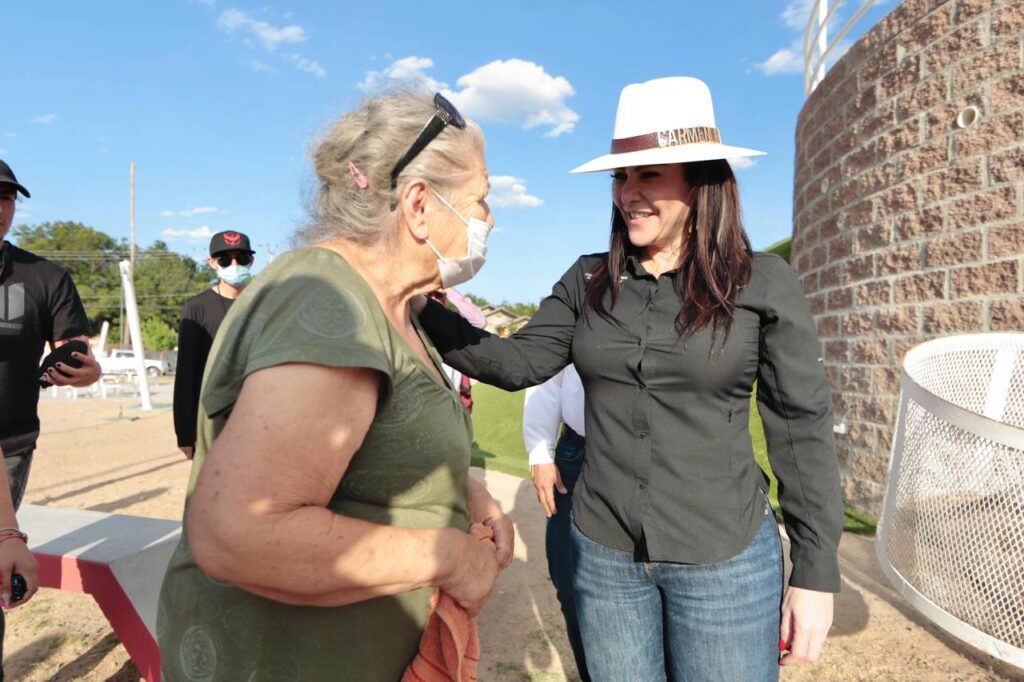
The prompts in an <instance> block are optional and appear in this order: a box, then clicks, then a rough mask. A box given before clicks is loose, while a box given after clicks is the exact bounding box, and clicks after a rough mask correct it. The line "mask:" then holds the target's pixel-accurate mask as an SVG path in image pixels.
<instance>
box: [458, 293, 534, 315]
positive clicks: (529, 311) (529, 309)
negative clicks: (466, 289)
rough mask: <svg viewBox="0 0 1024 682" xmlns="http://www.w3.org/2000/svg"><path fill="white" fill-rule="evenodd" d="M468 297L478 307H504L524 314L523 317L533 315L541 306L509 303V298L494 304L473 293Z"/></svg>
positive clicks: (512, 311)
mask: <svg viewBox="0 0 1024 682" xmlns="http://www.w3.org/2000/svg"><path fill="white" fill-rule="evenodd" d="M466 298H468V299H469V300H470V301H472V302H473V303H474V304H475V305H476V306H477V307H478V308H483V307H484V306H487V305H494V306H495V307H498V308H504V309H505V310H507V311H509V312H511V313H515V314H516V315H522V316H523V317H533V314H534V313H536V312H537V308H538V307H539V305H538V304H536V303H509V302H508V300H503V301H502V302H501V303H498V304H493V303H491V302H490V301H488V300H487V299H486V298H483V297H482V296H474V295H473V294H466Z"/></svg>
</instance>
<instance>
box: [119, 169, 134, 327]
mask: <svg viewBox="0 0 1024 682" xmlns="http://www.w3.org/2000/svg"><path fill="white" fill-rule="evenodd" d="M128 224H129V228H128V229H129V231H130V237H129V240H128V241H129V248H130V251H129V258H128V262H129V263H130V268H131V273H132V274H131V276H132V279H133V280H134V278H135V162H134V161H132V162H131V163H130V164H129V166H128ZM124 314H125V301H124V289H123V288H122V290H121V346H122V347H124V345H125V343H127V340H128V327H127V325H126V324H125V319H124Z"/></svg>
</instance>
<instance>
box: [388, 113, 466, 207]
mask: <svg viewBox="0 0 1024 682" xmlns="http://www.w3.org/2000/svg"><path fill="white" fill-rule="evenodd" d="M448 124H451V125H453V126H455V127H456V128H460V129H461V128H465V127H466V119H464V118H462V114H460V113H459V110H458V109H456V108H455V105H454V104H452V103H451V102H449V101H448V100H447V99H445V97H444V95H442V94H441V93H437V94H435V95H434V115H433V116H431V117H430V120H429V121H427V124H426V125H425V126H423V130H421V131H420V134H419V135H417V136H416V139H415V140H414V141H413V143H412V146H410V147H409V151H407V152H406V153H405V154H404V155H403V156H402V158H401V159H399V160H398V163H396V164H395V167H394V168H392V169H391V189H396V188H397V187H398V176H399V175H400V174H401V172H402V171H403V170H405V167H406V166H408V165H409V164H410V163H412V160H413V159H415V158H416V157H417V156H418V155H419V153H420V152H422V151H423V149H424V148H425V147H426V146H427V145H428V144H430V143H431V142H432V141H433V140H434V138H436V137H437V136H438V135H440V134H441V131H442V130H444V129H445V127H446V126H448ZM397 205H398V204H397V202H396V201H392V206H391V208H392V210H394V209H395V208H396V206H397Z"/></svg>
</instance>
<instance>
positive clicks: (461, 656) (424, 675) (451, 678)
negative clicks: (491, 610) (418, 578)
mask: <svg viewBox="0 0 1024 682" xmlns="http://www.w3.org/2000/svg"><path fill="white" fill-rule="evenodd" d="M431 605H432V606H434V612H433V613H432V614H430V619H429V620H428V621H427V627H426V629H425V630H424V631H423V637H421V638H420V649H419V651H418V652H417V653H416V658H414V659H413V661H412V663H410V664H409V667H408V668H406V669H405V674H404V675H402V682H476V668H477V664H478V663H479V662H480V638H479V637H478V636H477V631H476V621H475V620H474V619H472V618H470V617H469V614H468V613H466V610H465V609H464V608H462V607H461V606H459V605H458V604H457V603H456V602H455V600H454V599H452V598H451V597H449V596H448V595H447V594H445V593H444V592H436V593H435V594H434V597H433V599H431Z"/></svg>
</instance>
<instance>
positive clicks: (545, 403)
mask: <svg viewBox="0 0 1024 682" xmlns="http://www.w3.org/2000/svg"><path fill="white" fill-rule="evenodd" d="M559 427H562V433H561V436H559V434H558V431H559ZM584 435H585V430H584V425H583V383H582V382H581V381H580V376H579V374H577V373H576V368H575V367H574V366H573V365H568V366H567V367H566V368H565V369H563V370H562V371H561V372H559V373H558V374H556V375H555V376H553V377H551V378H550V379H548V380H547V381H546V382H544V383H543V384H541V385H539V386H533V387H530V388H528V389H526V398H525V402H524V404H523V441H524V443H525V445H526V451H527V453H529V456H530V460H529V461H530V472H531V474H532V475H533V485H534V487H535V488H536V490H537V500H538V501H539V502H540V506H541V508H542V509H543V510H544V514H545V515H546V516H547V517H548V524H547V532H546V534H545V542H544V544H545V549H546V551H547V557H548V574H549V575H550V576H551V582H552V583H554V585H555V592H556V594H557V595H558V603H559V605H560V606H561V608H562V615H563V616H564V617H565V629H566V632H567V634H568V637H569V644H570V646H572V653H573V656H574V657H575V658H576V669H577V670H578V671H579V674H580V679H581V680H583V681H584V682H588V681H589V680H590V676H589V675H588V673H587V662H586V656H585V655H584V653H583V643H582V641H581V640H580V628H579V624H578V623H577V620H576V605H575V601H574V600H573V596H572V576H573V572H574V568H575V563H576V558H575V556H574V553H573V544H572V542H571V541H570V539H569V529H570V527H571V526H572V517H571V513H572V490H573V487H574V486H575V485H576V479H578V478H579V475H580V471H581V469H582V468H583V456H584V454H585V452H586V443H585V441H584ZM556 443H557V444H556Z"/></svg>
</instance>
